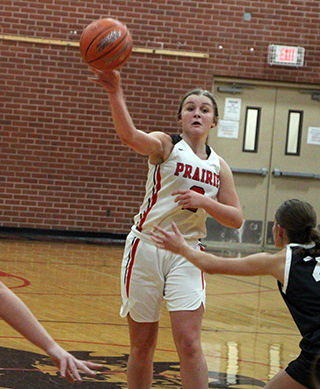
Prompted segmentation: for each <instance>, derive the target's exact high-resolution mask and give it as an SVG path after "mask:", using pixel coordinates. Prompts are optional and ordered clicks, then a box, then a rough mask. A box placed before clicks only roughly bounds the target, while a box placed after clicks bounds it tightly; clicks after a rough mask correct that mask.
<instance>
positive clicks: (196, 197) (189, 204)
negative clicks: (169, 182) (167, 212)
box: [171, 189, 204, 209]
mask: <svg viewBox="0 0 320 389" xmlns="http://www.w3.org/2000/svg"><path fill="white" fill-rule="evenodd" d="M171 195H172V196H177V197H176V198H175V199H174V202H175V203H178V204H179V206H181V207H182V208H190V209H197V208H202V207H203V199H204V196H203V195H202V194H200V193H198V192H196V191H194V190H191V189H179V190H175V191H174V192H172V193H171Z"/></svg>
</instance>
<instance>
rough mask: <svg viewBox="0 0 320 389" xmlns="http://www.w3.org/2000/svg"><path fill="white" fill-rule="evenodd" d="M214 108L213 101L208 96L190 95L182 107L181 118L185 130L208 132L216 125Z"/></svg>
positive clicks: (200, 132)
mask: <svg viewBox="0 0 320 389" xmlns="http://www.w3.org/2000/svg"><path fill="white" fill-rule="evenodd" d="M214 119H215V118H214V109H213V104H212V101H211V99H210V98H209V97H207V96H203V95H200V96H197V95H191V96H189V97H188V98H187V99H186V100H185V102H184V104H183V107H182V110H181V119H180V122H181V123H182V129H183V132H188V131H192V132H194V131H196V132H197V133H199V135H200V134H202V133H203V134H206V135H207V134H208V132H209V130H210V128H212V127H214V126H215V121H214Z"/></svg>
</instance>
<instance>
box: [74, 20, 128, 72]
mask: <svg viewBox="0 0 320 389" xmlns="http://www.w3.org/2000/svg"><path fill="white" fill-rule="evenodd" d="M132 46H133V44H132V38H131V35H130V32H129V30H128V29H127V27H126V26H125V25H124V24H122V23H121V22H119V21H118V20H116V19H111V18H108V19H99V20H96V21H94V22H92V23H90V24H89V25H88V26H87V27H86V28H85V29H84V30H83V32H82V34H81V36H80V53H81V56H82V58H83V59H84V61H85V62H86V63H87V65H88V66H90V67H93V68H95V69H98V70H101V71H105V70H109V71H111V70H114V69H118V68H120V67H121V66H122V65H124V64H125V63H126V62H127V61H128V59H129V58H130V55H131V52H132Z"/></svg>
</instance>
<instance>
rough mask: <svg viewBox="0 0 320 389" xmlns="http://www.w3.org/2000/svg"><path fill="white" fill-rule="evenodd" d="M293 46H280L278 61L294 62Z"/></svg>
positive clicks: (294, 49) (294, 50)
mask: <svg viewBox="0 0 320 389" xmlns="http://www.w3.org/2000/svg"><path fill="white" fill-rule="evenodd" d="M295 52H296V48H295V47H281V49H280V52H279V61H281V62H295Z"/></svg>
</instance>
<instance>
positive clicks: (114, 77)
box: [88, 68, 120, 93]
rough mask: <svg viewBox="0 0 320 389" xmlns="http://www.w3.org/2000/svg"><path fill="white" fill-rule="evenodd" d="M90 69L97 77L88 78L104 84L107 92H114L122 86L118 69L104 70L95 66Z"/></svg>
mask: <svg viewBox="0 0 320 389" xmlns="http://www.w3.org/2000/svg"><path fill="white" fill-rule="evenodd" d="M90 69H91V70H92V71H93V73H94V74H95V75H96V77H89V78H88V79H89V80H90V81H92V82H95V83H96V84H100V85H102V86H103V87H104V89H105V90H106V91H107V92H109V93H113V92H115V91H116V90H117V89H118V88H119V87H120V72H119V71H118V70H112V71H105V72H103V71H101V70H98V69H94V68H90Z"/></svg>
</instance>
